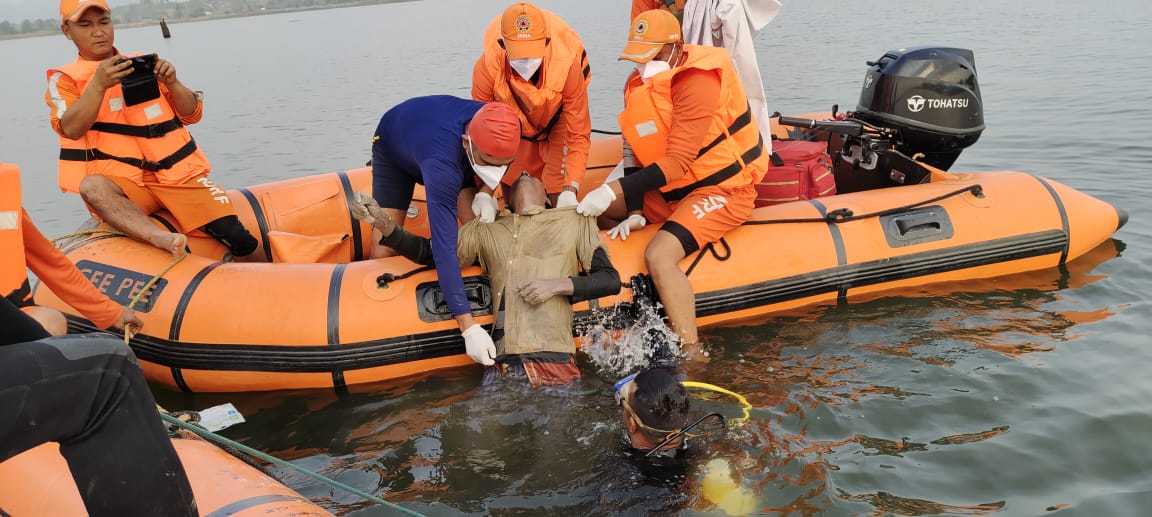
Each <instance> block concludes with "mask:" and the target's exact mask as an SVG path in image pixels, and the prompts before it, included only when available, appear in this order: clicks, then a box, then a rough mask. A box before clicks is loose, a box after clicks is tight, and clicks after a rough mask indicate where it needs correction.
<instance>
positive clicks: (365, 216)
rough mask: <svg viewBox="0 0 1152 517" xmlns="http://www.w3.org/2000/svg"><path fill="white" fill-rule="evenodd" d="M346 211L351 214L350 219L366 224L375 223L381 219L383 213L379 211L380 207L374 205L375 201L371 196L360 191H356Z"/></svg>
mask: <svg viewBox="0 0 1152 517" xmlns="http://www.w3.org/2000/svg"><path fill="white" fill-rule="evenodd" d="M348 211H349V212H351V213H352V217H353V218H354V219H356V220H357V221H362V222H365V223H368V224H372V223H375V222H376V221H377V220H380V219H382V217H383V213H382V212H381V211H380V205H378V204H376V200H375V199H372V196H370V195H368V194H365V193H364V192H360V191H356V194H355V195H354V196H353V198H352V206H350V207H348Z"/></svg>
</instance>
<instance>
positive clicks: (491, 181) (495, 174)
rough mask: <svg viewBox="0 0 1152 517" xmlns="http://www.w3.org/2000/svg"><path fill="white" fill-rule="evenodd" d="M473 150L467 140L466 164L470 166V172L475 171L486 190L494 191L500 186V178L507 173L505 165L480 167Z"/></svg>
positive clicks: (469, 141)
mask: <svg viewBox="0 0 1152 517" xmlns="http://www.w3.org/2000/svg"><path fill="white" fill-rule="evenodd" d="M475 152H476V151H475V148H474V146H473V145H472V139H468V163H471V164H472V170H474V171H476V175H477V176H480V179H481V180H482V181H483V182H484V184H485V185H488V188H490V189H493V190H495V189H496V186H497V185H499V184H500V178H503V177H504V173H505V172H508V166H507V165H480V164H478V163H476V159H475V158H473V156H474V155H475Z"/></svg>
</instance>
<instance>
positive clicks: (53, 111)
mask: <svg viewBox="0 0 1152 517" xmlns="http://www.w3.org/2000/svg"><path fill="white" fill-rule="evenodd" d="M78 98H80V92H78V91H76V81H73V80H72V78H71V77H68V76H66V75H64V74H63V73H61V72H56V73H55V74H52V76H51V77H49V78H48V88H47V89H46V90H44V103H45V104H47V105H48V109H49V110H50V111H49V115H48V121H49V122H50V123H51V124H52V130H53V131H55V132H56V134H58V135H60V136H64V130H63V129H61V127H60V117H63V116H64V113H65V112H66V111H68V108H70V107H72V103H74V102H76V99H78Z"/></svg>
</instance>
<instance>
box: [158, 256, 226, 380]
mask: <svg viewBox="0 0 1152 517" xmlns="http://www.w3.org/2000/svg"><path fill="white" fill-rule="evenodd" d="M224 264H225V263H224V262H213V263H211V264H209V265H208V266H207V267H205V268H204V269H201V270H200V271H198V272H197V273H196V276H193V277H192V280H189V281H188V287H186V288H184V292H183V293H181V294H180V301H179V302H177V303H176V310H175V311H174V312H173V313H172V325H171V326H170V327H169V329H168V339H171V340H172V341H179V340H180V327H182V326H183V325H184V313H185V312H187V311H188V304H190V303H192V297H193V296H194V295H195V294H196V289H199V288H200V284H201V283H202V282H204V277H206V276H208V273H211V272H212V271H213V270H214V269H216V268H218V267H220V266H223V265H224ZM139 337H144V336H139ZM169 366H171V365H169Z"/></svg>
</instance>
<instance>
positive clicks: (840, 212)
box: [744, 184, 984, 225]
mask: <svg viewBox="0 0 1152 517" xmlns="http://www.w3.org/2000/svg"><path fill="white" fill-rule="evenodd" d="M966 192H971V193H972V195H973V196H975V197H978V198H982V197H984V187H982V186H980V185H979V184H977V185H969V186H967V187H964V188H962V189H957V190H953V191H952V192H948V193H946V194H941V195H939V196H936V197H934V198H931V199H925V200H923V201H917V202H915V203H910V204H907V205H904V206H898V207H895V208H889V209H886V210H881V211H879V212H872V213H867V214H860V215H856V214H853V213H852V210H850V209H847V208H840V209H837V210H833V211H831V212H828V215H826V216H824V217H811V218H801V219H767V220H756V221H745V222H744V224H747V225H755V224H781V223H831V224H839V223H846V222H848V221H855V220H858V219H868V218H870V217H880V216H885V215H891V214H898V213H900V212H904V211H907V210H910V209H913V208H916V207H918V206H923V205H927V204H929V203H935V202H937V201H940V200H942V199H948V198H950V197H952V196H958V195H960V194H964V193H966Z"/></svg>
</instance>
